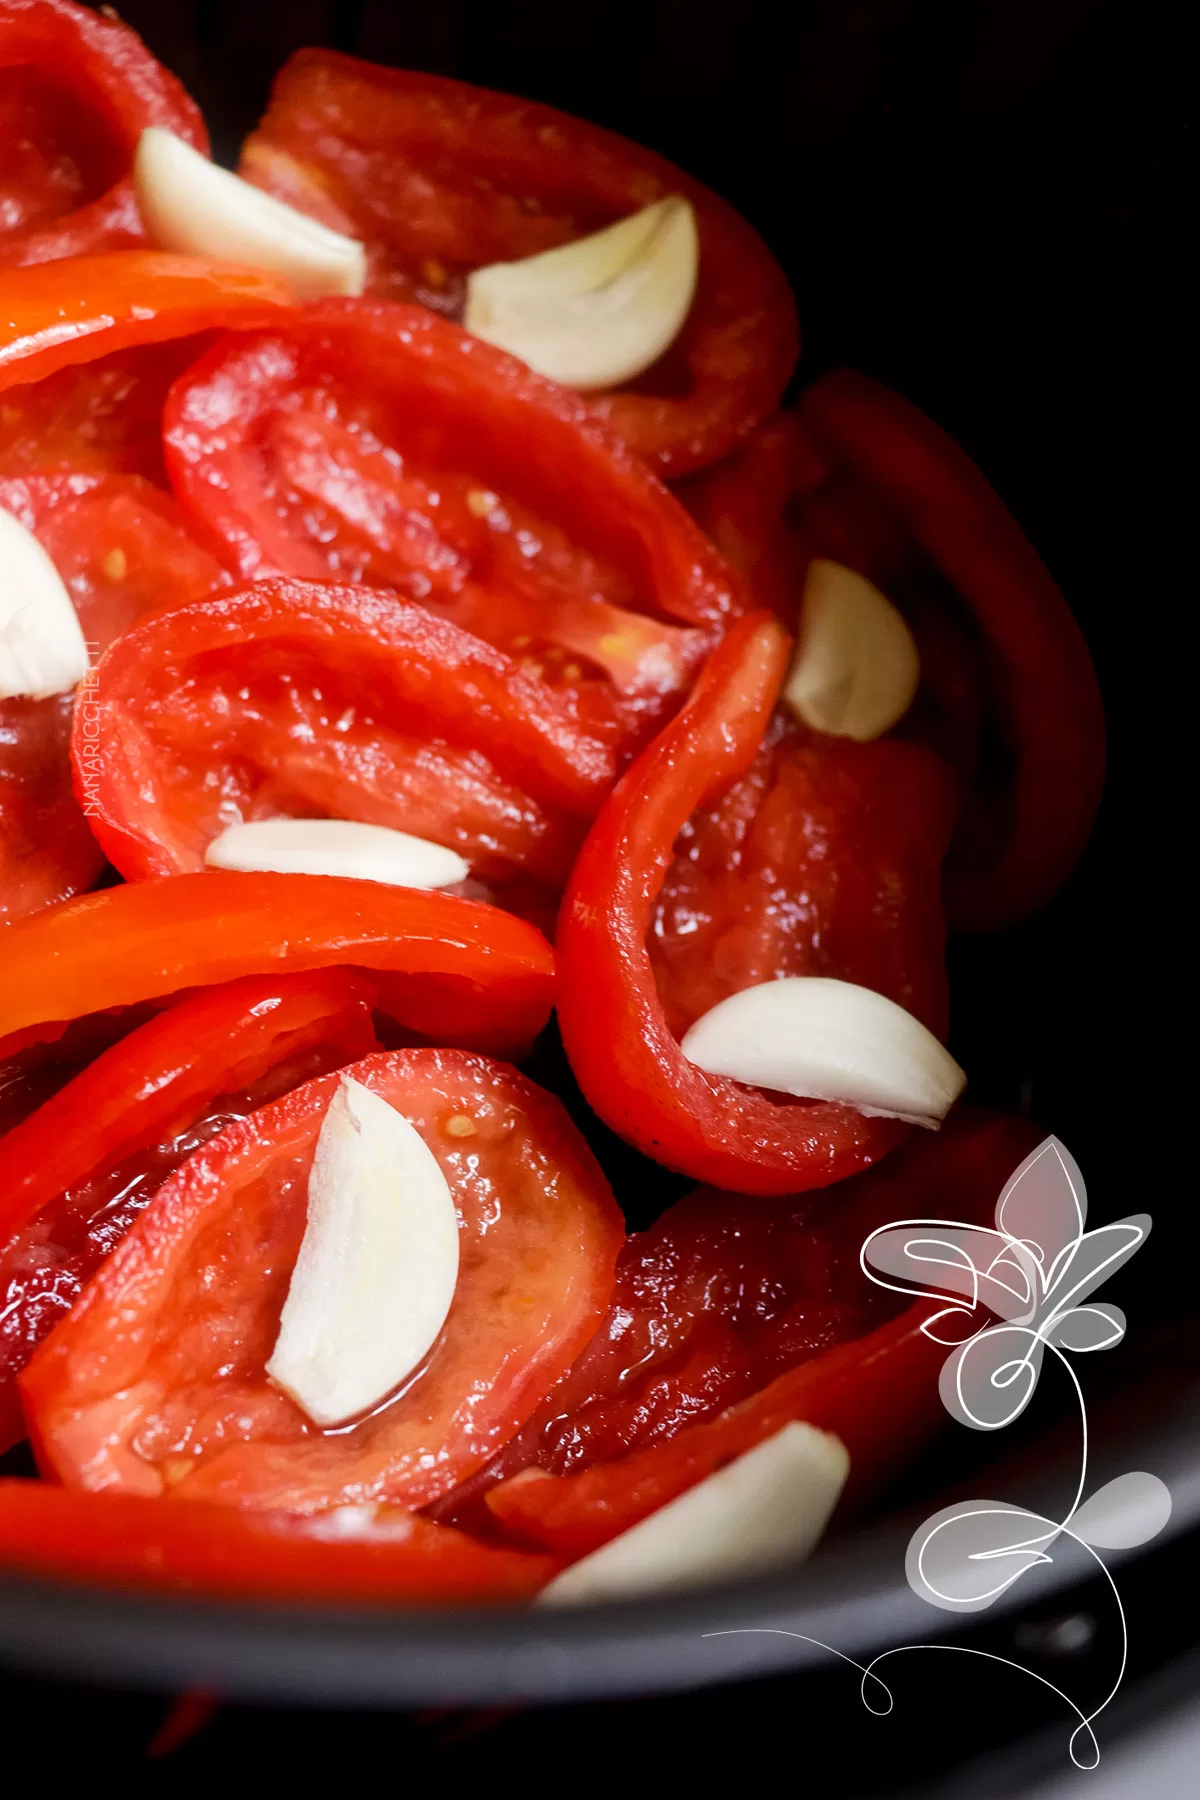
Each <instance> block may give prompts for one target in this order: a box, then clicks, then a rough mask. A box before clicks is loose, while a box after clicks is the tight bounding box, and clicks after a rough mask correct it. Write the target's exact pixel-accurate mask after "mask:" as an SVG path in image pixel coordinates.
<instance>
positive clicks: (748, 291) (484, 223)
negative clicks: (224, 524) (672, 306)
mask: <svg viewBox="0 0 1200 1800" xmlns="http://www.w3.org/2000/svg"><path fill="white" fill-rule="evenodd" d="M240 166H241V173H242V174H243V175H244V176H245V177H246V179H247V180H249V181H253V182H255V183H256V184H257V185H258V186H259V187H263V188H265V189H266V190H267V191H268V193H273V194H276V195H278V196H279V197H280V198H281V199H283V200H286V201H287V202H288V203H289V204H290V205H292V206H296V207H299V208H300V210H301V211H302V212H307V213H311V214H312V215H313V216H314V217H315V218H319V219H322V220H324V222H325V223H326V224H330V225H333V226H335V228H337V229H339V230H341V231H346V232H348V233H350V234H351V235H352V236H354V237H358V238H361V239H363V240H364V241H365V243H366V245H367V254H368V258H369V284H370V291H371V292H372V293H376V294H379V295H382V296H386V297H388V298H391V299H398V300H408V301H412V300H415V301H419V302H420V303H421V304H422V305H424V306H429V307H432V308H434V309H435V310H436V311H438V312H441V313H445V314H449V315H450V316H452V317H457V316H458V314H459V312H460V310H461V307H462V301H463V293H464V281H465V277H466V275H467V274H468V273H469V272H470V270H471V269H473V268H478V267H479V266H480V265H481V264H485V263H493V262H509V261H513V260H515V259H518V258H520V257H525V256H531V255H534V254H536V253H537V252H538V251H541V250H548V249H551V248H553V247H554V246H555V245H557V244H564V243H567V242H569V241H570V240H571V239H572V238H577V237H582V236H585V235H586V234H587V233H589V232H592V231H597V230H599V229H600V228H601V227H602V226H605V225H610V224H612V223H613V221H614V220H616V219H620V218H624V217H626V216H627V215H628V214H630V213H634V212H637V211H639V210H640V209H641V208H642V207H644V206H648V205H650V204H651V203H652V202H653V201H655V200H659V199H662V198H663V197H664V196H665V195H668V194H682V195H684V196H686V198H687V199H688V200H689V201H690V202H691V204H692V207H693V208H694V210H695V214H696V223H697V227H698V230H699V235H700V277H699V282H698V285H697V290H696V297H695V299H694V301H693V303H692V309H691V313H690V315H689V317H688V320H687V323H686V325H685V326H684V329H683V331H682V333H681V334H680V337H679V338H678V339H677V341H676V343H675V344H674V345H672V347H671V349H670V350H669V351H668V353H667V354H666V355H665V356H664V357H662V358H661V360H660V361H659V362H658V363H657V364H656V365H655V366H654V368H652V369H649V370H647V372H646V373H645V374H644V375H643V376H642V377H641V378H640V379H639V380H638V381H637V382H635V383H633V384H631V385H630V386H629V387H626V388H623V389H621V390H620V391H619V392H617V393H613V394H604V395H594V396H590V397H589V398H588V400H587V402H586V406H587V410H588V411H589V412H590V413H592V414H593V416H595V417H598V418H602V419H604V420H606V421H607V422H608V423H609V424H611V425H612V426H613V427H614V429H615V430H616V431H617V433H618V434H619V435H620V436H621V437H622V438H623V439H624V440H625V442H626V443H627V444H628V445H629V446H630V448H631V449H633V450H636V451H637V453H638V454H639V455H640V456H642V457H644V458H645V460H646V461H647V462H648V463H649V464H650V465H651V467H652V468H655V469H657V470H658V472H659V473H660V474H664V475H665V474H671V475H683V474H686V473H687V472H688V470H690V469H696V468H700V467H702V466H703V465H704V464H706V463H710V462H714V461H716V459H717V458H718V457H721V456H724V455H726V454H727V453H728V452H729V451H730V450H732V449H733V447H734V445H735V444H736V443H737V442H738V440H739V439H740V438H742V437H744V436H745V434H746V433H747V432H748V431H749V430H750V429H751V428H752V426H753V425H754V424H755V422H756V421H757V420H758V419H761V418H763V417H764V416H765V415H766V414H767V413H769V412H771V411H773V410H774V408H775V407H776V406H777V405H778V403H779V398H780V395H781V394H782V393H783V390H784V387H785V386H786V385H787V381H788V377H789V376H790V374H791V372H792V368H793V366H794V364H795V361H796V356H797V352H798V350H799V331H798V327H797V323H796V309H795V303H794V301H793V299H792V295H791V290H790V288H789V287H788V283H787V279H786V277H785V275H784V273H783V271H782V269H780V268H779V266H778V264H777V263H776V262H775V259H774V258H773V257H772V255H771V253H770V251H769V250H768V249H767V247H766V245H765V244H764V243H763V241H762V239H761V238H760V237H759V236H758V234H757V233H756V232H755V231H753V230H752V229H751V227H750V226H749V225H748V224H747V223H746V221H745V220H744V219H742V218H740V217H739V215H738V214H737V213H736V212H734V210H733V208H732V207H731V206H729V205H727V204H726V202H725V201H724V200H722V199H720V198H719V197H718V196H717V195H716V194H714V193H712V192H711V191H710V190H709V189H708V188H705V187H702V186H701V185H700V183H699V182H697V181H693V180H692V179H691V177H690V176H688V175H685V174H684V172H683V170H682V169H677V168H675V167H674V165H673V164H671V163H669V162H667V161H665V160H664V158H662V157H661V156H656V155H655V154H654V153H653V151H650V150H646V149H644V148H643V147H642V146H641V145H639V144H633V143H630V142H629V140H628V139H627V138H621V137H618V136H616V134H615V133H614V132H611V131H604V130H601V128H600V127H599V126H596V125H589V124H586V123H585V122H584V121H583V120H581V119H573V118H571V117H569V115H567V114H566V113H561V112H556V111H554V110H553V109H552V108H551V107H548V106H538V105H536V104H534V103H533V102H532V101H529V100H517V99H514V98H513V96H512V95H510V94H495V93H491V92H489V91H488V90H487V89H485V88H477V87H469V86H467V84H466V83H465V82H461V81H447V80H445V79H444V78H443V77H441V76H438V75H424V74H414V73H413V72H412V71H411V70H400V69H381V68H377V67H375V66H374V65H372V64H371V63H365V62H359V61H357V60H356V59H355V58H354V57H350V56H340V55H338V54H337V53H336V52H334V51H329V50H300V51H298V52H297V53H296V55H294V56H293V57H291V58H290V59H289V60H288V62H287V63H285V65H284V67H283V69H282V70H281V72H280V74H279V76H278V77H277V79H276V82H275V86H274V88H273V90H272V94H271V105H270V108H269V110H268V112H267V114H266V117H265V118H264V119H263V121H262V123H261V124H260V126H259V128H258V130H257V131H256V132H254V133H253V134H252V135H251V136H250V138H248V139H247V141H246V144H245V146H244V148H243V151H242V161H241V165H240Z"/></svg>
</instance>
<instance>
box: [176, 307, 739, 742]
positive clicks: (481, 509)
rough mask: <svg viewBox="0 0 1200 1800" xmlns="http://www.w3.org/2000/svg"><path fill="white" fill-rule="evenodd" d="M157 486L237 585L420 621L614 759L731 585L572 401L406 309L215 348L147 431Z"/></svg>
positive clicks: (663, 497)
mask: <svg viewBox="0 0 1200 1800" xmlns="http://www.w3.org/2000/svg"><path fill="white" fill-rule="evenodd" d="M164 442H165V448H166V460H167V466H168V470H169V472H170V477H171V481H172V485H173V487H174V489H175V491H176V493H177V495H178V496H179V498H180V500H181V502H182V503H183V505H184V506H185V507H186V508H187V509H188V511H189V513H190V514H191V517H192V520H193V524H194V527H195V529H196V530H197V531H198V532H201V533H207V534H208V541H209V543H210V547H211V548H212V549H213V550H214V552H215V553H216V554H217V555H219V556H221V557H222V558H223V559H224V560H226V561H227V562H229V563H230V564H231V565H232V566H236V567H237V568H238V569H239V571H240V573H241V574H242V575H244V576H245V577H247V578H251V577H254V576H258V575H264V574H271V573H276V572H280V573H284V574H290V575H293V576H298V577H303V578H305V579H308V580H315V581H326V582H327V581H337V582H346V581H355V582H362V583H363V584H364V585H366V586H369V587H373V588H381V589H383V588H391V589H396V590H397V591H399V592H400V593H402V594H404V595H406V596H408V597H411V598H413V599H417V600H420V601H421V602H422V603H423V604H424V605H426V606H427V607H429V608H430V609H431V610H433V611H435V612H437V613H440V614H441V615H442V616H443V617H445V618H447V619H450V620H453V621H454V622H455V623H456V624H459V625H461V626H463V627H464V628H466V629H467V630H470V631H471V632H473V633H475V634H476V635H477V636H480V637H483V638H485V639H487V640H488V641H489V642H490V643H492V644H494V645H496V646H497V647H498V648H501V649H504V650H505V651H506V652H508V653H509V654H511V655H512V656H513V657H514V658H515V659H518V660H519V661H520V662H521V664H522V667H526V668H532V670H533V671H534V672H535V673H536V675H537V676H538V677H539V678H540V679H543V680H544V682H545V684H546V686H547V687H548V688H550V689H551V690H552V691H553V693H554V694H555V695H556V696H557V697H558V698H559V699H565V700H569V701H570V702H571V703H572V704H573V705H574V706H576V707H577V708H578V709H579V712H580V717H581V720H582V721H583V722H586V723H587V724H589V725H590V726H591V728H592V729H593V730H595V731H596V733H597V734H598V735H601V736H603V737H605V739H606V741H608V742H610V743H611V744H612V745H613V746H614V748H615V749H618V750H626V751H627V750H631V749H632V748H633V747H635V746H636V744H638V743H640V742H643V741H645V739H646V737H647V736H648V735H649V734H650V733H652V731H653V730H654V729H655V727H656V725H657V723H658V722H659V721H660V720H661V719H662V718H663V717H665V716H666V715H667V714H668V713H669V712H671V711H673V710H674V709H675V708H676V707H677V706H678V704H679V701H680V699H681V698H682V696H683V694H684V693H685V692H686V690H687V688H688V687H689V686H690V683H691V679H692V676H693V674H694V672H695V669H696V667H697V664H698V663H699V661H700V660H701V659H702V657H703V655H704V653H705V651H706V650H707V649H708V648H709V647H710V646H711V644H712V643H713V642H714V641H715V638H716V636H717V634H718V633H719V631H720V629H721V627H722V625H723V623H724V622H725V621H726V620H727V619H728V618H729V617H730V616H732V615H733V614H734V613H736V612H738V611H740V610H742V608H743V606H744V596H743V594H742V590H741V586H740V583H739V582H738V580H737V577H736V576H735V575H734V573H733V572H732V570H730V569H729V568H728V567H727V565H726V564H725V563H723V562H722V560H721V559H720V557H718V556H717V555H716V554H715V552H714V551H713V550H712V548H711V546H710V545H709V544H708V543H707V542H706V540H705V539H704V537H703V534H702V533H701V532H699V531H698V530H697V529H696V527H695V526H694V524H693V523H692V521H691V520H690V519H689V518H688V516H687V514H686V513H685V512H684V510H683V508H682V507H680V506H679V505H678V503H677V502H676V501H675V500H674V499H672V498H671V497H670V495H668V494H667V492H666V491H665V489H664V488H663V487H662V485H661V484H660V483H659V482H658V481H657V480H656V479H655V478H654V476H653V475H652V474H650V473H649V471H648V470H647V469H646V468H645V467H644V466H643V465H642V464H641V463H640V462H639V460H638V459H637V458H636V457H634V456H631V455H630V453H629V452H628V450H626V449H625V448H624V447H623V446H622V445H621V444H620V443H619V442H618V441H617V440H616V439H615V438H614V436H613V435H612V433H611V432H608V431H606V430H605V429H604V428H603V427H602V426H601V425H599V424H598V423H597V422H596V421H595V420H593V419H592V418H591V417H590V416H589V414H588V412H587V410H586V408H585V407H584V405H583V404H582V402H581V401H580V400H578V399H577V398H576V397H575V396H573V395H571V394H568V393H566V392H565V391H564V390H563V389H561V388H557V387H555V386H554V385H553V384H552V383H550V382H547V381H544V380H543V379H542V378H541V377H540V376H537V375H534V374H533V373H532V372H531V371H530V370H529V369H527V368H526V367H525V365H524V364H522V363H519V362H518V361H516V359H515V358H513V357H510V356H505V355H504V354H502V353H501V352H500V351H497V350H494V349H493V348H492V347H491V346H490V345H488V344H484V343H481V342H480V341H479V340H478V339H475V338H471V337H468V336H467V335H466V333H464V332H462V331H460V330H459V329H458V327H457V326H455V325H452V324H450V323H448V322H447V321H446V320H444V319H439V318H436V317H435V316H434V315H433V314H431V313H429V312H427V311H424V310H423V309H421V308H418V307H402V306H397V305H394V304H392V303H390V302H387V301H372V300H331V301H325V302H321V303H319V304H316V305H313V306H310V307H306V308H305V309H304V310H303V311H302V312H301V313H300V314H299V315H297V317H296V318H295V319H293V320H291V321H290V322H288V323H287V325H286V326H285V327H281V328H280V329H279V330H275V331H271V332H270V333H266V334H262V335H255V336H251V337H244V336H238V337H237V338H234V339H232V340H228V341H226V342H225V343H218V344H217V345H215V346H214V347H213V349H212V350H211V351H210V352H209V353H208V354H207V355H206V356H205V357H204V358H203V359H202V360H201V361H200V362H199V363H198V364H197V365H196V366H195V367H194V368H193V369H192V370H190V371H189V372H188V373H187V374H186V375H185V376H184V377H183V378H182V379H181V380H180V381H179V382H178V383H177V384H176V387H175V388H174V390H173V391H172V394H171V396H170V398H169V400H168V403H167V408H166V413H165V415H164Z"/></svg>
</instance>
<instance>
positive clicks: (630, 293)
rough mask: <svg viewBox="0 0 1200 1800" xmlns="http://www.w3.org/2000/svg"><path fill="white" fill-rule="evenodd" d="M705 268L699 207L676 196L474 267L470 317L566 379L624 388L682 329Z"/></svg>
mask: <svg viewBox="0 0 1200 1800" xmlns="http://www.w3.org/2000/svg"><path fill="white" fill-rule="evenodd" d="M699 266H700V240H699V237H698V235H697V231H696V217H695V214H694V213H693V211H692V208H691V206H690V204H689V203H688V201H686V200H683V199H680V198H678V197H677V196H675V197H672V198H670V199H666V200H659V201H657V202H656V203H655V204H654V205H653V206H647V207H645V208H644V209H643V210H642V211H641V212H638V213H634V214H633V215H632V216H631V217H630V218H628V219H620V220H618V222H617V223H616V224H615V225H610V226H609V227H608V228H607V229H606V230H604V231H597V232H594V233H593V234H592V235H591V236H590V237H585V238H577V239H576V240H575V242H574V243H571V244H563V245H561V246H560V247H559V248H558V249H557V250H545V251H543V252H542V253H541V254H540V255H538V256H530V257H526V258H525V259H524V261H522V262H508V263H491V264H489V266H488V267H487V268H483V269H476V270H475V271H474V273H473V274H472V275H470V276H468V278H467V300H466V309H465V311H464V314H463V324H464V325H465V326H466V329H467V330H468V331H469V332H471V333H472V334H473V335H474V336H475V337H478V338H483V339H484V340H485V341H486V342H487V343H489V344H495V345H496V346H497V348H498V349H500V350H507V351H509V352H511V354H512V355H514V356H519V357H520V358H521V359H522V361H523V362H526V363H528V364H529V366H530V368H531V369H536V370H537V372H538V373H539V374H540V375H547V376H549V378H550V379H551V380H552V381H558V382H561V383H562V385H563V386H564V387H571V388H578V389H581V390H582V391H584V392H587V391H588V390H591V389H597V388H611V387H618V386H620V384H621V383H622V382H623V381H632V380H633V378H634V376H635V375H640V374H641V373H642V371H643V370H644V369H648V368H649V367H650V366H651V364H652V363H655V362H657V361H658V359H659V357H660V356H661V355H662V353H663V351H664V350H666V349H667V348H668V346H669V345H670V344H672V343H673V342H674V340H675V338H676V337H677V336H678V335H679V332H680V330H681V329H682V327H683V323H684V320H685V319H686V318H687V316H688V313H689V311H690V310H691V305H692V298H693V295H694V294H695V291H696V278H697V274H698V272H699Z"/></svg>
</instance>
